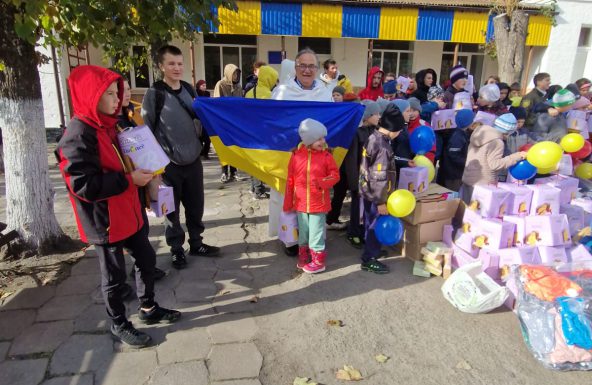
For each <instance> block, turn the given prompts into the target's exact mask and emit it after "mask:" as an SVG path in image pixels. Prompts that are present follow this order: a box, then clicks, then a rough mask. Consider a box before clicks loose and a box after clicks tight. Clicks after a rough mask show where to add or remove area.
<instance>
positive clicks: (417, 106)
mask: <svg viewBox="0 0 592 385" xmlns="http://www.w3.org/2000/svg"><path fill="white" fill-rule="evenodd" d="M407 101H408V102H409V106H410V107H411V109H412V110H415V111H419V112H420V113H421V102H420V101H419V99H418V98H409V99H407Z"/></svg>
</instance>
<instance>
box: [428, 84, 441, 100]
mask: <svg viewBox="0 0 592 385" xmlns="http://www.w3.org/2000/svg"><path fill="white" fill-rule="evenodd" d="M442 95H444V90H443V89H442V88H441V87H440V86H432V87H430V89H429V91H428V100H429V101H430V102H431V101H432V100H434V99H436V98H439V97H440V96H442Z"/></svg>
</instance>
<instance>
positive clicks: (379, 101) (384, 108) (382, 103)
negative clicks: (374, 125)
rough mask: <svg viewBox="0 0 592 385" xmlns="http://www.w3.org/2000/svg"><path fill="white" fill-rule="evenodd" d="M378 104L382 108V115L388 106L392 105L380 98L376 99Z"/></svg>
mask: <svg viewBox="0 0 592 385" xmlns="http://www.w3.org/2000/svg"><path fill="white" fill-rule="evenodd" d="M376 103H378V106H379V107H380V113H381V114H382V113H383V112H384V110H386V108H387V107H388V105H389V104H391V101H390V100H387V99H384V98H380V97H379V98H378V99H376Z"/></svg>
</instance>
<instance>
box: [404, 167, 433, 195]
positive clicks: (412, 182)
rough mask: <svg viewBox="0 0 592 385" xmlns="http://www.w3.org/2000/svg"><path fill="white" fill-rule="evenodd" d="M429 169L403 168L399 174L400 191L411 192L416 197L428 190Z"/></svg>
mask: <svg viewBox="0 0 592 385" xmlns="http://www.w3.org/2000/svg"><path fill="white" fill-rule="evenodd" d="M428 184H429V182H428V169H427V168H425V167H403V168H401V171H400V172H399V189H403V190H409V191H410V192H412V193H413V194H414V195H418V194H421V193H422V192H424V191H425V190H426V189H427V188H428Z"/></svg>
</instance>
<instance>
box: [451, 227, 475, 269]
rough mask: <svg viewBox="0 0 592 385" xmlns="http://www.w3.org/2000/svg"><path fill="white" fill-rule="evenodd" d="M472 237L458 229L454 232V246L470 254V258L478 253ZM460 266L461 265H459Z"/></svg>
mask: <svg viewBox="0 0 592 385" xmlns="http://www.w3.org/2000/svg"><path fill="white" fill-rule="evenodd" d="M473 243H474V238H473V235H472V234H471V233H463V232H461V231H458V232H457V233H456V239H455V240H454V246H457V247H458V248H460V249H462V250H463V251H464V252H465V253H467V254H468V255H470V256H471V257H472V258H476V257H477V256H478V255H479V248H478V247H475V245H474V244H473ZM461 266H462V265H461Z"/></svg>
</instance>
